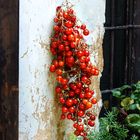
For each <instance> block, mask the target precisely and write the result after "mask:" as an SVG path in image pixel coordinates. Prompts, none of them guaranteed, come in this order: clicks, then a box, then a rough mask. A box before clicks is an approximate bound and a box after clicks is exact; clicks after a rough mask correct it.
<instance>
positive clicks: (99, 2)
mask: <svg viewBox="0 0 140 140" xmlns="http://www.w3.org/2000/svg"><path fill="white" fill-rule="evenodd" d="M71 2H72V3H73V4H74V5H75V6H74V9H75V11H76V13H77V16H78V18H79V19H80V20H81V21H82V22H83V23H86V24H87V26H88V28H89V29H90V31H92V35H91V36H90V37H88V38H87V41H88V42H89V43H90V44H93V42H96V39H97V37H98V35H99V32H100V33H101V34H103V33H104V29H103V23H104V21H105V15H104V12H105V0H71ZM61 3H62V0H20V42H19V46H20V47H19V50H20V51H19V139H20V140H22V139H24V140H32V139H35V135H36V133H37V131H38V129H45V128H46V127H50V122H49V121H50V120H49V119H48V120H47V121H44V120H43V119H38V118H39V116H38V115H40V114H39V113H40V112H43V111H44V110H45V107H46V102H48V101H49V100H53V99H54V96H53V86H50V85H49V83H48V81H47V78H48V68H47V67H48V66H49V64H50V63H51V57H50V55H49V51H48V50H47V49H46V48H43V47H41V45H40V44H41V43H44V46H45V45H48V44H49V42H50V40H49V37H50V34H51V27H52V24H53V18H54V16H55V8H56V6H57V5H60V4H61ZM92 37H94V38H92ZM49 107H50V108H51V105H50V106H49ZM58 109H59V108H58ZM50 115H52V116H53V114H50ZM55 127H56V126H54V129H55ZM46 133H47V132H46ZM40 140H46V139H40ZM48 140H49V139H48ZM52 140H56V139H55V138H52Z"/></svg>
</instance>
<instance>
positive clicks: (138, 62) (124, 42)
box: [101, 0, 140, 107]
mask: <svg viewBox="0 0 140 140" xmlns="http://www.w3.org/2000/svg"><path fill="white" fill-rule="evenodd" d="M103 50H104V71H103V76H102V78H101V89H102V91H103V100H104V101H105V102H106V101H107V100H108V102H109V103H108V104H109V106H110V107H111V106H112V103H113V101H112V97H111V95H110V89H113V88H117V87H120V86H122V85H124V84H131V83H135V82H137V81H138V80H140V1H139V0H106V23H105V36H104V44H103ZM108 89H109V90H108Z"/></svg>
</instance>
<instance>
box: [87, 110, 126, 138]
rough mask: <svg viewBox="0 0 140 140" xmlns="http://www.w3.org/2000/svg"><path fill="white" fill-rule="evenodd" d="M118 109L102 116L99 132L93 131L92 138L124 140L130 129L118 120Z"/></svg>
mask: <svg viewBox="0 0 140 140" xmlns="http://www.w3.org/2000/svg"><path fill="white" fill-rule="evenodd" d="M117 115H118V112H117V110H116V109H115V110H113V111H111V112H108V113H107V114H106V116H105V117H102V118H100V129H99V132H96V133H92V134H91V135H90V136H89V139H90V140H124V139H125V138H126V137H127V133H128V130H127V129H126V128H125V127H124V126H123V125H121V124H119V122H118V121H117Z"/></svg>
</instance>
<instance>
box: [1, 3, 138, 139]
mask: <svg viewBox="0 0 140 140" xmlns="http://www.w3.org/2000/svg"><path fill="white" fill-rule="evenodd" d="M18 2H19V1H18V0H0V140H17V139H18V50H19V46H18V38H19V37H18V36H19V33H18V30H19V25H18V24H19V22H18V21H19V15H18V12H19V6H18ZM105 30H106V32H105V37H104V44H103V50H104V51H103V52H104V71H103V76H102V78H101V90H102V95H103V101H104V103H105V105H106V108H109V107H111V106H112V105H113V104H114V102H113V98H112V96H111V93H110V89H113V88H116V87H119V86H121V85H123V84H131V83H134V82H137V81H138V80H140V0H106V23H105ZM103 113H104V109H103V110H102V114H103Z"/></svg>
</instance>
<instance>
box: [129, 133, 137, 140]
mask: <svg viewBox="0 0 140 140" xmlns="http://www.w3.org/2000/svg"><path fill="white" fill-rule="evenodd" d="M130 140H139V137H138V136H136V135H135V134H134V135H132V137H131V138H130Z"/></svg>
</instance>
